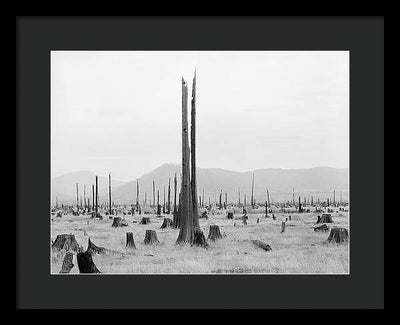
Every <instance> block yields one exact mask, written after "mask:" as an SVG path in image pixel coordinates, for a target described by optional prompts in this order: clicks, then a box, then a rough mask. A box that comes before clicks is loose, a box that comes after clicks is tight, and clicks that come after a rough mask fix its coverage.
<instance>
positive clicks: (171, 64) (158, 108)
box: [51, 51, 349, 181]
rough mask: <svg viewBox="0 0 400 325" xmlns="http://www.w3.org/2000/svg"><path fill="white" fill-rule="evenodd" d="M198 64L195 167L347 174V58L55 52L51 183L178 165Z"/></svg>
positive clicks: (343, 54) (129, 175)
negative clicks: (79, 174)
mask: <svg viewBox="0 0 400 325" xmlns="http://www.w3.org/2000/svg"><path fill="white" fill-rule="evenodd" d="M195 67H196V68H197V102H196V108H197V143H196V144H197V152H196V153H197V166H198V167H202V168H208V167H215V168H224V169H231V170H236V171H249V170H253V169H258V168H270V167H271V168H310V167H315V166H331V167H348V165H349V52H348V51H52V52H51V159H52V161H51V165H52V177H55V176H59V175H61V174H64V173H67V172H72V171H77V170H82V169H87V170H91V171H93V172H95V173H96V174H98V175H103V176H106V174H107V173H108V172H111V173H112V175H113V178H114V179H120V180H126V181H128V180H133V179H135V178H137V177H140V176H142V175H143V174H144V173H147V172H150V171H151V170H152V169H154V168H156V167H159V166H160V165H161V164H163V163H180V162H181V123H182V117H181V77H182V76H183V77H184V78H185V79H186V80H187V81H188V88H189V94H191V88H192V78H193V72H194V68H195ZM189 112H190V95H189Z"/></svg>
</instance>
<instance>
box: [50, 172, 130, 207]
mask: <svg viewBox="0 0 400 325" xmlns="http://www.w3.org/2000/svg"><path fill="white" fill-rule="evenodd" d="M95 176H96V175H95V174H94V173H93V172H91V171H88V170H81V171H77V172H73V173H68V174H65V175H62V176H58V177H55V178H53V179H52V182H51V186H52V188H51V189H52V202H53V204H55V201H56V196H57V199H58V202H59V203H60V204H61V202H65V203H67V204H70V203H74V204H75V202H76V183H78V186H79V196H82V200H83V189H84V185H86V195H87V197H90V196H91V192H92V184H95V182H96V180H95ZM98 183H99V200H100V202H103V201H104V200H105V199H106V198H107V197H108V196H107V195H108V178H107V177H102V176H99V177H98ZM125 183H126V182H123V181H118V180H114V179H113V178H112V177H111V184H112V189H113V190H115V189H117V188H118V187H120V186H122V185H124V184H125Z"/></svg>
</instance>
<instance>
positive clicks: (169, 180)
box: [167, 178, 171, 214]
mask: <svg viewBox="0 0 400 325" xmlns="http://www.w3.org/2000/svg"><path fill="white" fill-rule="evenodd" d="M170 213H171V178H168V204H167V214H170Z"/></svg>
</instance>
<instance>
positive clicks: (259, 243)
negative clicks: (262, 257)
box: [251, 239, 272, 252]
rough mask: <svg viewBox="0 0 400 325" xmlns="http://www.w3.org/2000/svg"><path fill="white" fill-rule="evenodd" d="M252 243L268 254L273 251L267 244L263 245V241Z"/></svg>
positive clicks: (253, 241)
mask: <svg viewBox="0 0 400 325" xmlns="http://www.w3.org/2000/svg"><path fill="white" fill-rule="evenodd" d="M251 242H252V243H253V244H254V245H256V246H257V247H260V248H262V249H263V250H265V251H267V252H268V251H271V250H272V248H271V246H269V245H267V244H266V243H263V242H262V241H261V240H258V239H257V240H252V241H251Z"/></svg>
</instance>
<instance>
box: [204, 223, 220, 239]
mask: <svg viewBox="0 0 400 325" xmlns="http://www.w3.org/2000/svg"><path fill="white" fill-rule="evenodd" d="M221 238H222V235H221V232H220V231H219V226H217V225H213V226H210V231H209V232H208V237H207V239H210V240H212V241H216V240H217V239H221Z"/></svg>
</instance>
